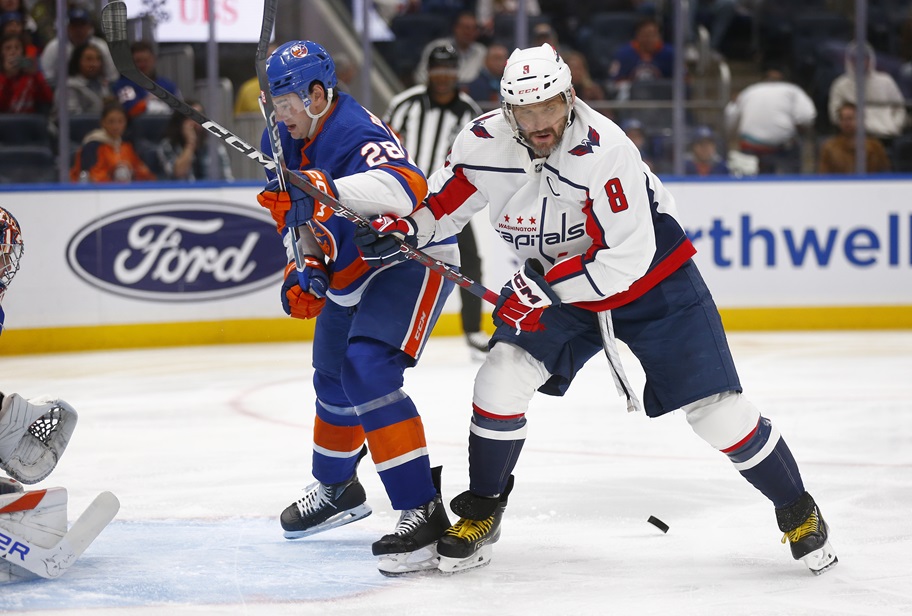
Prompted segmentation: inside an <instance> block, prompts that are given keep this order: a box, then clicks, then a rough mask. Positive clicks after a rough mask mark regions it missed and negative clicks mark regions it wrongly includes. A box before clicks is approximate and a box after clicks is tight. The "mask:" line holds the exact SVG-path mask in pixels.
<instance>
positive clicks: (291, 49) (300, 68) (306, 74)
mask: <svg viewBox="0 0 912 616" xmlns="http://www.w3.org/2000/svg"><path fill="white" fill-rule="evenodd" d="M266 77H267V79H268V80H269V93H270V94H271V95H272V99H273V103H274V104H275V108H276V112H277V113H280V114H282V115H284V116H285V117H288V116H289V115H291V114H297V113H300V112H302V111H305V112H306V113H307V115H308V116H309V117H310V118H311V119H313V120H317V119H319V118H320V117H321V116H323V115H324V114H325V113H326V112H327V111H328V110H329V107H330V104H331V103H332V99H333V94H334V92H335V87H336V84H337V83H338V80H337V79H336V65H335V63H334V62H333V60H332V57H331V56H330V55H329V52H327V51H326V49H324V48H323V46H322V45H319V44H317V43H314V42H312V41H290V42H288V43H285V44H284V45H282V46H280V47H279V48H278V49H276V50H275V51H274V52H273V53H272V55H271V56H269V59H268V60H266ZM314 83H319V84H320V85H322V86H323V89H324V90H326V100H327V105H326V108H325V109H324V110H323V111H321V112H320V113H319V114H317V115H314V114H312V113H311V111H310V96H309V94H310V91H311V87H312V86H313V84H314Z"/></svg>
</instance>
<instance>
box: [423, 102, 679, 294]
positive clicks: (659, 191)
mask: <svg viewBox="0 0 912 616" xmlns="http://www.w3.org/2000/svg"><path fill="white" fill-rule="evenodd" d="M428 185H429V189H430V194H429V195H428V198H427V201H426V207H423V208H422V209H421V210H419V212H416V213H415V214H414V215H413V217H414V219H415V220H416V221H417V222H418V227H419V232H418V238H419V241H425V239H426V238H427V237H431V236H434V235H436V236H440V235H446V234H449V233H454V232H457V231H459V230H460V229H461V228H462V227H463V226H464V225H465V224H466V222H467V221H469V220H470V219H471V218H472V217H473V216H474V215H475V214H476V213H478V212H479V211H481V210H482V209H484V208H485V207H487V208H488V215H489V218H490V221H491V225H492V227H493V228H494V230H495V231H496V232H497V234H498V235H499V236H500V238H501V239H502V240H503V241H504V243H506V244H507V246H508V247H509V248H510V249H511V250H512V251H513V252H514V253H515V254H516V256H517V257H518V259H519V260H520V261H523V260H525V259H527V258H537V259H538V260H539V261H541V262H542V263H543V264H544V266H545V268H546V269H547V273H546V276H545V277H546V279H547V280H548V282H549V284H550V285H551V287H552V288H553V289H554V291H555V292H556V293H557V295H558V296H559V297H560V298H561V300H562V301H563V302H564V303H573V304H575V305H577V306H580V307H582V308H586V309H588V310H593V311H600V310H608V309H611V308H614V307H617V306H621V305H624V304H627V303H629V302H631V301H633V300H634V299H636V298H637V297H640V296H641V295H643V293H645V292H646V291H648V290H649V289H651V288H652V287H654V286H655V285H656V284H658V283H659V282H660V281H661V280H662V279H663V278H665V277H667V276H668V275H669V274H671V273H672V272H673V271H675V270H676V269H677V268H679V267H680V266H681V265H682V264H684V263H685V262H687V260H688V259H690V257H691V256H693V255H694V254H695V252H696V251H695V250H694V247H693V245H692V244H691V242H690V240H688V239H687V235H686V234H685V233H684V229H683V227H682V226H681V224H680V223H679V221H678V213H677V207H676V205H675V202H674V198H673V197H672V195H671V194H670V193H669V192H668V191H667V190H666V189H665V187H664V186H663V185H662V182H661V181H660V180H659V178H658V177H656V176H655V174H653V173H652V171H650V169H649V167H648V166H647V165H646V164H645V163H643V161H642V159H641V158H640V153H639V150H637V148H636V146H635V145H634V144H633V142H632V141H630V139H628V138H627V136H626V135H625V134H624V132H623V131H622V130H621V129H620V128H619V127H618V126H617V125H616V124H615V123H614V122H612V121H611V120H609V119H608V118H606V117H605V116H603V115H601V114H599V113H597V112H595V111H594V110H593V109H592V108H590V107H589V106H588V105H586V104H585V103H584V102H582V101H580V100H579V99H577V101H576V103H575V108H574V117H573V121H572V123H571V124H570V126H568V127H567V128H566V130H565V131H564V135H563V138H562V140H561V142H560V143H559V144H558V147H557V148H556V149H555V150H554V151H553V152H552V153H551V155H550V156H548V157H547V158H537V159H536V158H533V154H532V151H531V150H530V149H529V148H527V147H526V146H524V145H522V144H520V143H519V142H518V141H517V140H516V139H515V138H514V135H513V131H512V129H511V128H510V126H509V124H508V123H507V121H506V119H505V118H504V117H503V114H502V112H501V111H500V110H497V111H493V112H491V113H489V114H486V115H482V116H480V117H478V118H476V119H475V120H473V121H472V123H471V124H469V125H468V126H466V128H464V129H463V130H462V131H461V132H460V133H459V135H458V136H457V137H456V140H455V142H454V144H453V148H452V150H451V152H450V156H449V158H448V164H447V165H446V166H445V167H444V168H443V169H440V170H438V171H437V172H435V173H434V174H433V175H432V176H431V177H430V179H429V180H428Z"/></svg>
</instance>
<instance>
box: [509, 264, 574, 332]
mask: <svg viewBox="0 0 912 616" xmlns="http://www.w3.org/2000/svg"><path fill="white" fill-rule="evenodd" d="M560 303H561V301H560V298H559V297H558V296H557V293H555V292H554V290H553V289H552V288H551V286H550V285H549V284H548V282H547V281H546V280H545V270H544V268H543V267H542V264H541V263H539V262H538V260H537V259H526V262H525V263H524V264H523V267H522V269H521V270H519V271H518V272H516V273H515V274H513V278H511V279H510V282H508V283H507V284H505V285H504V286H503V288H502V289H501V290H500V298H499V299H498V300H497V305H496V306H495V307H494V324H495V325H497V326H498V327H499V326H501V325H504V324H506V325H509V326H510V327H512V328H514V329H516V330H521V331H524V332H537V331H539V330H542V329H544V328H545V326H544V325H542V324H541V323H539V320H540V319H541V315H542V313H543V312H544V311H545V309H546V308H547V307H548V306H560Z"/></svg>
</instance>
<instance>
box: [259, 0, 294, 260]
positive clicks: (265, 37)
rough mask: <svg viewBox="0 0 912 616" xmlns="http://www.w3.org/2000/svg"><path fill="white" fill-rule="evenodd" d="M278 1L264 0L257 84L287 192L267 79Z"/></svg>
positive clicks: (278, 171) (281, 182) (282, 188)
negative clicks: (270, 44) (270, 41)
mask: <svg viewBox="0 0 912 616" xmlns="http://www.w3.org/2000/svg"><path fill="white" fill-rule="evenodd" d="M277 5H278V0H264V2H263V26H262V28H261V29H260V40H259V42H258V43H257V51H256V73H257V81H259V84H260V111H262V112H263V119H265V120H266V132H267V134H268V135H269V145H271V146H272V153H273V155H274V156H275V161H276V179H278V181H279V190H280V191H282V192H286V191H287V190H288V169H287V167H286V166H285V154H284V153H283V151H282V140H281V138H280V137H279V125H278V123H277V122H276V115H275V105H273V104H272V94H271V93H270V92H269V79H268V78H267V77H266V59H267V57H268V56H269V39H271V38H272V29H273V27H274V26H275V20H276V11H277V10H278V6H277ZM288 232H289V233H291V240H292V241H291V250H292V252H293V253H294V260H295V269H297V270H298V271H299V272H303V271H304V262H303V260H302V259H301V255H300V253H299V252H298V240H299V239H300V236H299V235H298V229H297V227H289V228H288Z"/></svg>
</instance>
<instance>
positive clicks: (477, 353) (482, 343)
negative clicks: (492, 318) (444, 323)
mask: <svg viewBox="0 0 912 616" xmlns="http://www.w3.org/2000/svg"><path fill="white" fill-rule="evenodd" d="M465 337H466V344H468V345H469V354H470V356H471V358H472V361H484V360H485V357H487V355H488V340H490V339H491V336H489V335H488V333H487V332H471V333H466V335H465Z"/></svg>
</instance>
